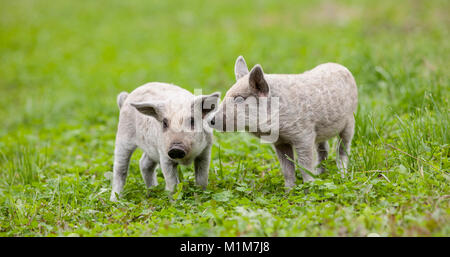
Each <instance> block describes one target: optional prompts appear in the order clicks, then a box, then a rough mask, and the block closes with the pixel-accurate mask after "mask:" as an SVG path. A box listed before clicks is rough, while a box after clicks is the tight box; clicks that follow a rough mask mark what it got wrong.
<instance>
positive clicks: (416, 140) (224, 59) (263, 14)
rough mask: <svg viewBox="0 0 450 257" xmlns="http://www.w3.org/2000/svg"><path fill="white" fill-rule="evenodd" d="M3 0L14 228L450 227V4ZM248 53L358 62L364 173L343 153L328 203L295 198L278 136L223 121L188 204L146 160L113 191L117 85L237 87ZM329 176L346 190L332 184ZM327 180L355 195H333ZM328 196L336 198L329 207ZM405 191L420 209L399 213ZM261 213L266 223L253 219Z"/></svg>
mask: <svg viewBox="0 0 450 257" xmlns="http://www.w3.org/2000/svg"><path fill="white" fill-rule="evenodd" d="M0 6H1V8H0V9H1V10H0V92H1V94H0V117H1V127H0V153H1V157H2V158H1V159H0V160H1V163H0V169H1V170H0V178H1V179H0V180H1V182H0V184H1V186H0V204H1V213H0V219H1V220H0V222H1V223H0V224H1V226H0V229H1V230H0V232H1V233H2V234H3V235H69V234H74V235H367V234H368V233H369V232H370V231H377V233H380V234H381V235H447V236H448V235H449V234H448V233H449V205H448V197H446V196H448V194H449V186H448V182H449V176H448V156H449V142H448V131H447V126H448V114H447V112H448V107H449V106H448V96H449V76H448V73H449V67H450V65H449V64H450V63H449V57H450V56H449V51H450V49H449V47H450V43H449V39H450V38H449V28H450V26H449V25H450V19H449V17H450V16H449V15H448V14H449V11H450V2H449V1H445V0H442V1H419V0H414V1H388V0H383V1H270V0H268V1H198V0H193V1H138V0H130V1H104V0H102V1H45V0H42V1H30V0H18V1H5V0H2V1H0ZM239 55H243V56H244V57H245V59H246V61H247V63H248V65H249V66H253V65H255V64H257V63H260V64H261V65H262V67H263V68H264V70H265V72H266V73H301V72H303V71H305V70H308V69H312V68H313V67H315V66H316V65H318V64H320V63H324V62H337V63H340V64H342V65H344V66H346V67H347V68H348V69H349V70H350V71H351V72H352V73H353V75H354V77H355V79H356V82H357V84H358V90H359V109H358V117H357V131H356V135H355V140H354V143H353V145H354V147H353V153H354V157H353V158H354V160H353V167H352V170H353V171H352V172H353V173H352V179H353V180H345V181H343V180H340V179H339V177H338V176H337V175H336V174H335V170H334V169H335V166H334V161H333V154H332V155H331V159H330V161H329V162H328V163H327V165H328V166H329V169H330V174H328V175H327V174H326V175H324V176H323V177H321V179H323V181H326V182H323V181H322V180H319V182H318V185H315V184H313V185H311V188H309V190H310V191H309V192H313V193H314V192H315V193H316V194H317V197H318V198H314V197H316V196H315V195H314V194H308V193H307V192H308V191H307V190H306V191H305V190H303V189H304V188H302V187H309V185H300V186H299V187H300V189H298V190H296V191H295V192H294V193H292V194H293V195H290V196H289V197H286V196H285V195H284V191H283V190H282V176H281V173H280V172H279V165H278V162H277V160H276V158H275V157H274V153H273V151H272V150H271V149H270V147H269V146H267V145H259V142H258V141H257V140H255V139H253V138H250V137H249V136H247V135H245V134H242V133H236V134H219V133H216V137H217V140H216V142H215V144H214V149H213V163H212V168H211V169H212V170H211V175H210V187H209V189H208V190H209V191H206V192H203V193H202V192H197V191H196V189H192V188H193V185H192V183H193V182H192V180H193V179H192V170H191V168H183V173H184V174H186V175H185V180H186V181H187V182H185V186H184V191H183V190H181V191H180V190H179V191H178V195H176V198H177V197H178V198H179V200H178V201H176V202H172V201H170V200H168V198H167V197H168V196H167V195H166V193H164V192H163V190H162V186H161V188H159V191H158V190H157V191H156V192H154V191H150V197H148V196H147V195H146V194H148V192H147V191H146V189H145V186H144V185H143V181H142V179H141V178H140V177H139V176H140V174H139V171H138V166H137V159H138V156H137V155H135V156H134V158H133V162H132V165H131V170H130V178H129V180H128V182H127V185H126V195H127V196H128V197H125V200H123V201H124V202H122V203H118V204H117V205H115V204H112V203H109V202H108V201H107V199H108V197H107V196H108V194H109V191H108V190H109V187H110V184H109V179H108V175H105V174H109V173H108V172H110V171H111V167H112V153H113V145H114V136H115V129H116V126H117V118H118V109H117V106H116V102H115V101H116V95H117V94H118V93H119V92H121V91H128V92H130V91H132V90H133V89H134V88H136V87H138V86H140V85H142V84H144V83H146V82H150V81H160V82H169V83H174V84H176V85H179V86H182V87H184V88H186V89H188V90H190V91H191V92H193V90H194V89H195V88H202V89H203V92H204V93H210V92H213V91H217V90H219V91H222V92H223V93H225V92H226V90H227V89H228V88H229V87H230V86H231V85H232V84H233V83H234V72H233V69H234V62H235V59H236V57H237V56H239ZM387 144H391V145H392V144H393V145H395V147H397V148H398V149H400V150H401V151H397V150H392V148H388V147H386V145H387ZM219 146H220V150H219ZM402 151H403V152H406V153H407V154H404V153H402ZM411 156H413V157H411ZM328 166H327V167H328ZM380 169H382V170H388V171H400V172H397V173H398V174H397V173H396V172H392V173H389V175H387V176H388V177H387V180H386V179H385V178H383V177H382V176H378V175H377V176H372V175H371V173H362V172H361V171H368V170H380ZM218 170H219V171H220V172H219V173H217V171H218ZM244 170H245V171H244ZM357 172H360V173H357ZM402 172H404V173H402ZM424 172H425V176H424V175H423V173H424ZM242 174H244V175H242ZM261 174H263V175H261ZM264 174H265V175H264ZM353 174H357V175H353ZM390 174H394V175H390ZM335 175H336V176H335ZM389 176H391V177H389ZM427 176H428V177H427ZM237 177H238V178H240V179H239V180H238V181H236V178H237ZM158 179H159V180H160V184H163V183H164V181H163V179H162V176H160V175H159V178H158ZM409 179H414V181H415V182H414V183H413V182H411V181H410V180H409ZM320 181H322V182H323V183H325V184H326V183H332V185H333V186H329V187H330V188H329V187H325V190H323V189H324V188H322V187H321V185H320V183H322V182H320ZM417 181H420V182H417ZM372 182H373V183H372ZM186 183H187V184H186ZM258 183H259V184H261V185H262V188H259V189H258V190H256V191H255V188H254V187H255V185H258ZM299 183H301V182H299ZM323 183H322V186H323ZM369 184H372V185H375V186H374V189H371V188H372V187H371V188H370V189H368V190H369V191H371V190H372V191H375V193H374V195H370V194H369V193H367V192H369V191H367V192H366V190H367V188H366V187H367V185H369ZM394 184H395V185H394ZM326 185H331V184H326ZM377 186H379V188H377ZM252 188H253V189H252ZM375 188H377V190H375ZM190 190H192V191H190ZM224 190H225V191H224ZM249 190H250V191H249ZM252 190H253V191H252ZM315 190H318V191H315ZM330 190H331V192H333V191H332V190H338V191H339V190H341V191H339V192H335V193H334V196H329V197H328V198H327V197H325V198H321V197H322V196H323V194H326V192H327V191H328V192H330ZM396 190H398V191H396ZM182 192H184V196H183V195H181V196H180V195H179V194H183V193H182ZM361 192H362V193H361ZM364 192H366V194H365V193H364ZM393 192H397V193H393ZM332 194H333V193H332ZM346 194H348V196H345V195H346ZM352 194H353V195H352ZM358 194H361V195H363V197H362V198H359V197H357V195H358ZM199 195H200V196H199ZM338 195H343V196H342V197H341V198H339V196H338ZM319 196H320V197H319ZM417 196H420V197H422V196H423V197H424V198H420V197H419V200H417V199H416V198H414V197H417ZM443 196H444V197H443ZM58 197H59V198H58ZM311 197H312V198H311ZM336 197H337V198H336ZM346 197H348V199H347V198H346ZM58 199H59V200H58ZM127 199H128V200H127ZM199 199H200V200H199ZM221 199H222V200H221ZM224 199H225V200H224ZM230 199H233V200H230ZM242 199H244V200H245V199H247V200H248V201H247V200H245V201H244V200H242ZM258 199H259V200H258ZM324 199H328V200H324ZM420 199H422V200H420ZM423 199H428V200H429V201H430V202H428V203H425V202H421V201H425V200H423ZM430 199H431V200H430ZM242 201H244V202H242ZM283 201H287V203H286V206H285V205H283ZM324 201H325V202H324ZM383 201H385V202H383ZM295 203H297V204H298V205H296V204H295ZM325 203H326V204H329V205H330V206H331V207H329V206H328V205H327V206H328V207H329V208H331V209H330V210H329V212H327V213H325V214H323V210H324V209H327V208H328V207H326V206H325V207H324V204H325ZM370 203H372V204H370ZM399 203H402V204H404V205H405V206H409V207H405V209H404V210H398V209H396V208H398V206H399ZM416 204H419V206H416ZM427 204H430V206H431V207H430V206H429V208H428V207H421V206H422V205H425V206H428V205H427ZM433 204H434V205H433ZM306 205H308V206H310V207H309V208H311V213H309V212H308V209H307V208H306V207H305V206H306ZM152 206H153V207H152ZM155 206H156V207H155ZM211 206H212V207H211ZM236 206H237V207H236ZM242 206H243V207H242ZM367 206H369V207H368V208H369V210H367ZM433 206H434V207H433ZM238 207H239V208H241V207H242V208H244V209H239V208H238ZM155 208H156V209H155ZM237 208H238V209H237ZM245 208H248V209H245ZM253 208H256V210H254V209H253ZM305 208H306V209H305ZM390 208H394V209H393V210H391V209H390ZM427 208H428V209H427ZM260 210H261V211H263V212H262V214H261V213H260V212H259V211H260ZM314 210H315V211H316V212H315V211H314ZM251 211H255V213H256V214H254V217H257V218H256V220H257V222H256V223H255V224H256V225H255V224H254V221H252V219H250V218H249V220H239V217H244V218H245V217H247V216H246V215H247V214H248V213H252V212H251ZM210 212H211V213H210ZM367 212H369V214H368V213H367ZM205 213H206V214H205ZM267 213H269V214H270V217H271V218H267V215H266V214H267ZM117 215H118V216H117ZM248 215H250V214H248ZM252 215H253V214H252ZM258 215H259V216H258ZM322 215H326V217H323V216H322ZM333 215H334V216H333ZM370 215H374V217H378V218H373V217H372V218H371V216H370ZM392 215H394V216H393V217H394V218H393V219H394V220H395V221H396V222H394V224H396V225H394V226H391V225H390V224H391V223H390V222H391V220H392V218H391V217H392ZM408 215H409V216H408ZM433 215H434V216H433ZM250 216H251V215H250ZM405 216H406V217H410V218H411V220H408V218H405ZM136 217H145V221H144V220H143V218H136ZM233 217H234V218H233ZM300 217H303V218H301V219H300ZM358 217H362V218H361V219H362V220H358ZM380 217H381V218H380ZM430 217H431V218H430ZM244 218H242V219H244ZM365 218H367V219H368V220H364V219H365ZM154 219H155V220H154ZM236 219H237V221H236ZM266 219H267V220H269V221H270V222H271V223H270V222H269V221H267V220H266ZM335 219H336V220H337V221H333V222H332V221H331V220H335ZM240 222H241V223H242V224H241V223H240ZM264 222H266V223H264ZM268 222H269V223H268ZM262 223H264V224H266V225H264V226H262V225H261V224H262ZM124 224H126V225H124ZM160 224H165V225H164V226H163V225H161V226H160ZM248 224H250V225H248ZM252 224H253V225H252ZM257 224H260V225H259V226H258V225H257ZM274 224H275V225H274ZM323 224H326V225H323ZM128 226H130V227H132V228H130V230H127V229H124V228H126V227H128ZM267 229H269V230H268V231H266V230H267Z"/></svg>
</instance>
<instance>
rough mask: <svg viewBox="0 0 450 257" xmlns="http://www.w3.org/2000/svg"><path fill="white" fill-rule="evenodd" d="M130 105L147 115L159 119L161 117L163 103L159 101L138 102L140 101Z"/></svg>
mask: <svg viewBox="0 0 450 257" xmlns="http://www.w3.org/2000/svg"><path fill="white" fill-rule="evenodd" d="M130 105H131V106H133V107H134V108H136V110H138V111H139V112H140V113H142V114H145V115H147V116H151V117H153V118H155V119H157V120H159V121H161V120H162V119H163V115H162V112H163V108H164V104H163V103H162V102H159V101H154V102H140V103H130Z"/></svg>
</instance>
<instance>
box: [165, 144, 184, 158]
mask: <svg viewBox="0 0 450 257" xmlns="http://www.w3.org/2000/svg"><path fill="white" fill-rule="evenodd" d="M167 154H168V155H169V157H170V158H172V159H182V158H184V156H186V150H185V149H184V147H183V146H182V145H181V144H173V145H172V146H171V147H170V149H169V152H168V153H167Z"/></svg>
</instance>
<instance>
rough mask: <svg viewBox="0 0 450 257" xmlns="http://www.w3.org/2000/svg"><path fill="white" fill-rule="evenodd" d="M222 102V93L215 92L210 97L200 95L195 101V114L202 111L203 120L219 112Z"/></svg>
mask: <svg viewBox="0 0 450 257" xmlns="http://www.w3.org/2000/svg"><path fill="white" fill-rule="evenodd" d="M219 100H220V92H215V93H212V94H210V95H199V96H196V97H195V99H194V104H193V107H194V108H195V109H194V112H195V111H197V110H201V114H202V119H203V118H205V117H206V116H207V115H208V114H210V113H213V112H214V111H216V110H217V108H218V105H219Z"/></svg>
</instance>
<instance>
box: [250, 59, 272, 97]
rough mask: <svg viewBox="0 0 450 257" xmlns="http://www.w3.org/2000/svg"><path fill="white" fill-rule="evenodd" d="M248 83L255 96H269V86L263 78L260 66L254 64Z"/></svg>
mask: <svg viewBox="0 0 450 257" xmlns="http://www.w3.org/2000/svg"><path fill="white" fill-rule="evenodd" d="M248 83H249V87H250V90H251V91H252V92H253V93H255V94H256V95H257V96H267V95H268V94H269V85H268V84H267V81H266V79H265V78H264V71H263V69H262V67H261V65H259V64H256V65H255V67H253V69H252V70H251V71H250V76H249V78H248Z"/></svg>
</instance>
